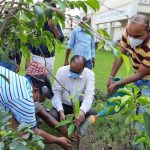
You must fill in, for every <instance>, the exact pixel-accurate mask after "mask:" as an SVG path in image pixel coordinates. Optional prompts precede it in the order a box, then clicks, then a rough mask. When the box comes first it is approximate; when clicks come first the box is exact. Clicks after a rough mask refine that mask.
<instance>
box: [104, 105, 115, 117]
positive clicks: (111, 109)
mask: <svg viewBox="0 0 150 150" xmlns="http://www.w3.org/2000/svg"><path fill="white" fill-rule="evenodd" d="M114 110H115V106H109V107H107V109H106V114H107V115H109V114H111V112H112V111H114Z"/></svg>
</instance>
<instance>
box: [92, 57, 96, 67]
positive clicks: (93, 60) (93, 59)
mask: <svg viewBox="0 0 150 150" xmlns="http://www.w3.org/2000/svg"><path fill="white" fill-rule="evenodd" d="M92 63H93V68H94V67H95V58H92Z"/></svg>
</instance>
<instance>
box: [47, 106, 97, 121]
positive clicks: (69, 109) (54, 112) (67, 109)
mask: <svg viewBox="0 0 150 150" xmlns="http://www.w3.org/2000/svg"><path fill="white" fill-rule="evenodd" d="M63 108H64V114H65V115H68V114H73V108H72V106H69V105H65V104H63ZM49 113H50V114H51V115H52V116H53V117H54V118H55V119H56V120H57V121H60V114H59V112H58V111H57V110H56V108H54V107H52V108H51V110H50V111H49ZM96 114H97V113H96V111H95V110H94V109H90V111H88V112H87V113H86V114H85V117H88V116H90V115H96Z"/></svg>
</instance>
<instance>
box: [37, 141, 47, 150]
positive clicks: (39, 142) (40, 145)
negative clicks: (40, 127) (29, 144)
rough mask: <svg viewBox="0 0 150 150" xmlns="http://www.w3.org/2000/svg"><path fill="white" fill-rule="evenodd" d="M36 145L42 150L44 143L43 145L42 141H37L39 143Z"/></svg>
mask: <svg viewBox="0 0 150 150" xmlns="http://www.w3.org/2000/svg"><path fill="white" fill-rule="evenodd" d="M36 143H37V145H38V146H39V147H40V149H42V150H44V148H45V146H44V143H43V141H42V140H39V141H37V142H36Z"/></svg>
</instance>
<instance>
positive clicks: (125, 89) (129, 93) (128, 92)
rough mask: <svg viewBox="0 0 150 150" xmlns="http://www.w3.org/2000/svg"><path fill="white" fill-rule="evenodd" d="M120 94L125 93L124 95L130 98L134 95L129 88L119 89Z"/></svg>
mask: <svg viewBox="0 0 150 150" xmlns="http://www.w3.org/2000/svg"><path fill="white" fill-rule="evenodd" d="M118 92H122V93H124V94H127V95H129V96H132V95H133V93H132V91H130V90H129V89H128V88H126V87H124V88H121V89H119V90H118Z"/></svg>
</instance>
